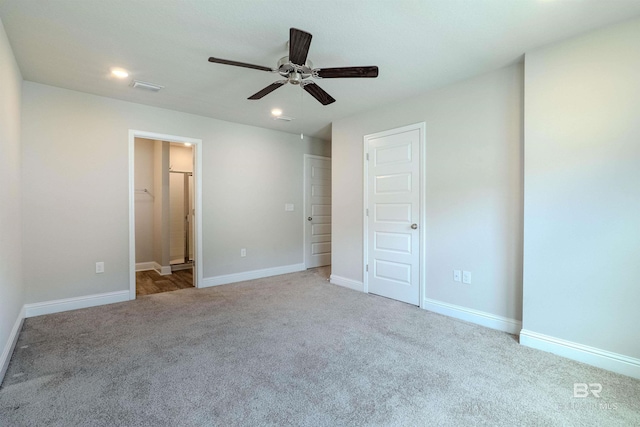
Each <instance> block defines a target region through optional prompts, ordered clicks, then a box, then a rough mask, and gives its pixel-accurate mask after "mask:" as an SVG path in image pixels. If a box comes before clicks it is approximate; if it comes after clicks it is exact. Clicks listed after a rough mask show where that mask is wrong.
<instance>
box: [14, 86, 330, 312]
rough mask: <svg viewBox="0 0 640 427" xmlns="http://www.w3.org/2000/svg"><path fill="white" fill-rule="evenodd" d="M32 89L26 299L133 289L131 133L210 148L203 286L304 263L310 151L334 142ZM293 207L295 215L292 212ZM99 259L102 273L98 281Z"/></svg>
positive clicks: (26, 117)
mask: <svg viewBox="0 0 640 427" xmlns="http://www.w3.org/2000/svg"><path fill="white" fill-rule="evenodd" d="M23 88H24V90H23V120H22V123H23V127H22V132H23V146H24V152H23V156H24V157H23V165H24V166H23V172H24V174H23V177H24V182H23V195H24V197H23V199H24V205H23V213H24V215H23V222H24V230H25V232H24V240H23V244H24V251H25V253H27V254H29V259H28V262H29V268H28V269H27V268H25V271H24V280H25V282H26V284H27V290H28V291H27V302H29V303H33V302H40V301H47V300H53V299H59V298H69V297H76V296H83V295H91V294H96V293H101V292H110V291H119V290H127V289H128V287H129V276H128V272H129V254H128V227H129V225H128V197H129V196H128V131H129V129H136V130H142V131H150V132H157V133H163V134H170V135H179V136H186V137H192V138H200V139H202V140H203V159H202V166H203V176H202V177H203V218H202V219H203V240H204V241H203V268H204V277H205V278H206V277H213V276H218V275H224V274H231V273H238V272H243V271H250V270H255V269H262V268H270V267H277V266H284V265H293V264H297V263H302V262H303V256H302V241H303V235H302V231H303V227H302V224H303V223H302V221H303V218H302V166H303V163H302V161H303V154H304V153H311V154H317V155H330V145H329V144H328V143H325V142H323V141H320V140H312V139H311V138H305V140H304V141H301V140H300V138H299V136H296V135H293V134H287V133H282V132H277V131H272V130H265V129H261V128H257V127H252V126H246V125H240V124H235V123H229V122H224V121H220V120H215V119H210V118H206V117H201V116H195V115H192V114H186V113H179V112H176V111H170V110H164V109H160V108H153V107H148V106H144V105H139V104H133V103H127V102H123V101H118V100H114V99H109V98H103V97H99V96H94V95H89V94H85V93H80V92H74V91H69V90H65V89H60V88H55V87H51V86H46V85H41V84H37V83H31V82H25V83H24V86H23ZM285 203H295V206H296V210H295V211H294V212H285V211H284V204H285ZM242 247H244V248H247V257H246V258H240V256H239V255H240V248H242ZM96 261H104V262H105V273H104V274H95V273H94V271H95V262H96Z"/></svg>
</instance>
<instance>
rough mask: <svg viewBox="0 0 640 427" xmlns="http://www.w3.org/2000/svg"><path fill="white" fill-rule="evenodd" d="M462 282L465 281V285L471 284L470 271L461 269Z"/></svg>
mask: <svg viewBox="0 0 640 427" xmlns="http://www.w3.org/2000/svg"><path fill="white" fill-rule="evenodd" d="M462 283H466V284H467V285H470V284H471V272H470V271H463V272H462Z"/></svg>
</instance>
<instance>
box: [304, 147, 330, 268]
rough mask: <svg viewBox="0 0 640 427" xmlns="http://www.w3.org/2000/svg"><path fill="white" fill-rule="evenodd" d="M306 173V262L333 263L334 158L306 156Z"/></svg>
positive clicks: (308, 264)
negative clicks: (332, 184)
mask: <svg viewBox="0 0 640 427" xmlns="http://www.w3.org/2000/svg"><path fill="white" fill-rule="evenodd" d="M304 174H305V177H304V182H305V184H304V185H305V230H304V232H305V248H304V250H305V265H306V267H307V268H313V267H320V266H323V265H329V264H331V159H329V158H326V157H322V158H321V157H310V156H308V157H305V160H304ZM309 218H310V220H309Z"/></svg>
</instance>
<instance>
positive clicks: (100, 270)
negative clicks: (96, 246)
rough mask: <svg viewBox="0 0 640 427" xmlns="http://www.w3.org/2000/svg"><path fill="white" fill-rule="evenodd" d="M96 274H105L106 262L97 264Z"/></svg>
mask: <svg viewBox="0 0 640 427" xmlns="http://www.w3.org/2000/svg"><path fill="white" fill-rule="evenodd" d="M96 273H104V262H102V261H100V262H96Z"/></svg>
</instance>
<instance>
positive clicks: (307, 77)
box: [209, 28, 378, 105]
mask: <svg viewBox="0 0 640 427" xmlns="http://www.w3.org/2000/svg"><path fill="white" fill-rule="evenodd" d="M311 37H312V36H311V34H309V33H307V32H306V31H302V30H299V29H297V28H291V29H290V30H289V56H284V57H282V58H280V60H279V61H278V65H277V67H276V68H269V67H263V66H261V65H254V64H247V63H244V62H238V61H230V60H228V59H220V58H213V57H211V58H209V62H215V63H218V64H226V65H233V66H235V67H244V68H252V69H254V70H261V71H268V72H270V73H279V74H280V75H281V76H282V77H284V79H283V80H278V81H276V82H274V83H271V84H270V85H269V86H267V87H265V88H264V89H262V90H260V91H258V92H256V93H254V94H253V95H251V96H250V97H249V98H248V99H261V98H262V97H264V96H266V95H268V94H270V93H271V92H273V91H274V90H276V89H278V88H279V87H282V86H284V84H285V83H291V84H292V85H300V86H302V88H303V89H304V90H305V91H307V92H308V93H309V94H310V95H311V96H313V97H314V98H315V99H317V100H318V102H320V103H321V104H322V105H329V104H331V103H332V102H335V101H336V100H335V99H333V97H332V96H331V95H329V94H328V93H327V92H325V91H324V90H323V89H322V88H321V87H320V86H318V85H317V84H316V82H314V81H313V80H312V78H314V79H335V78H340V77H348V78H354V77H370V78H371V77H378V67H376V66H367V67H338V68H313V64H312V63H311V61H309V60H307V54H308V53H309V46H310V45H311Z"/></svg>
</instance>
